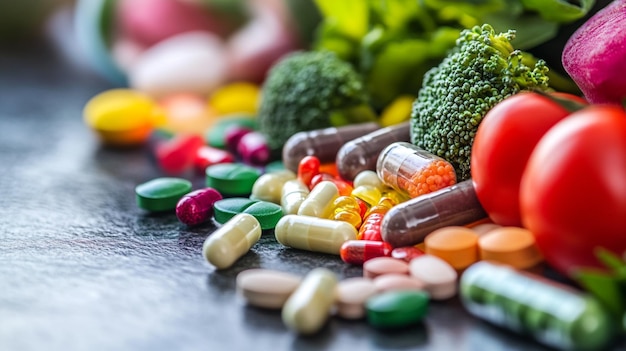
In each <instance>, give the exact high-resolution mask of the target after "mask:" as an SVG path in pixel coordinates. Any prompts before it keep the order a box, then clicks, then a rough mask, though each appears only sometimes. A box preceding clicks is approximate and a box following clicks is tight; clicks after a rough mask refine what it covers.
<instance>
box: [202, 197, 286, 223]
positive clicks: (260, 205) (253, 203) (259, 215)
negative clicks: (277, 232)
mask: <svg viewBox="0 0 626 351" xmlns="http://www.w3.org/2000/svg"><path fill="white" fill-rule="evenodd" d="M239 213H247V214H249V215H252V216H253V217H254V218H256V219H257V220H258V221H259V223H260V224H261V229H263V230H266V229H272V228H274V227H275V226H276V223H278V221H279V220H280V219H281V217H282V216H283V209H282V207H280V206H279V205H277V204H274V203H271V202H268V201H259V200H252V199H249V198H243V197H231V198H227V199H222V200H219V201H217V202H215V204H214V205H213V217H214V218H215V221H216V222H218V223H220V224H224V223H226V222H228V221H229V220H230V219H231V218H233V217H235V216H236V215H237V214H239Z"/></svg>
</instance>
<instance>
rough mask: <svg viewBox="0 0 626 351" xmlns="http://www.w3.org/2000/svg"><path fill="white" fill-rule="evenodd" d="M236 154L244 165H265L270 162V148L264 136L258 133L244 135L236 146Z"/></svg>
mask: <svg viewBox="0 0 626 351" xmlns="http://www.w3.org/2000/svg"><path fill="white" fill-rule="evenodd" d="M237 153H238V154H239V156H241V158H242V159H243V161H244V162H245V163H248V164H252V165H265V164H267V163H268V162H269V160H270V148H269V147H268V146H267V140H266V139H265V136H264V135H263V134H261V133H259V132H251V133H248V134H246V135H244V136H243V137H242V138H241V140H239V144H238V145H237Z"/></svg>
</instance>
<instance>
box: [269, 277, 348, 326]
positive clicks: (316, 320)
mask: <svg viewBox="0 0 626 351" xmlns="http://www.w3.org/2000/svg"><path fill="white" fill-rule="evenodd" d="M336 287H337V277H336V275H335V273H333V272H332V271H330V270H328V269H326V268H315V269H313V270H311V271H310V272H309V273H308V274H307V275H306V276H305V277H304V280H303V281H302V283H300V285H299V286H298V287H297V288H296V291H294V292H293V294H291V296H289V298H288V299H287V302H285V305H284V306H283V309H282V312H281V317H282V320H283V323H285V325H286V326H287V327H288V328H290V329H292V330H294V331H296V332H298V333H300V334H313V333H316V332H317V331H319V330H320V329H321V328H322V327H323V326H324V324H325V323H326V321H327V320H328V317H329V316H330V313H331V309H332V307H333V305H334V302H335V289H336Z"/></svg>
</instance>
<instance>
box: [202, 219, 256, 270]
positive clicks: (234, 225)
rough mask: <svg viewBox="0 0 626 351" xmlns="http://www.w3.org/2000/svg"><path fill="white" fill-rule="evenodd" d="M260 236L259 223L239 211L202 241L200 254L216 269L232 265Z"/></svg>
mask: <svg viewBox="0 0 626 351" xmlns="http://www.w3.org/2000/svg"><path fill="white" fill-rule="evenodd" d="M260 238H261V224H260V223H259V221H258V220H257V219H256V218H254V217H253V216H252V215H249V214H247V213H240V214H238V215H236V216H235V217H233V218H231V219H230V220H229V221H228V222H226V223H224V225H222V226H221V227H219V228H218V229H217V230H216V231H215V232H213V234H211V235H209V237H208V238H207V239H206V240H205V241H204V245H202V254H203V255H204V258H206V260H207V261H208V262H209V263H210V264H212V265H214V266H215V267H216V268H217V269H224V268H228V267H230V266H232V264H233V263H235V261H237V260H238V259H239V258H240V257H241V256H243V255H245V254H246V253H247V252H248V251H249V250H250V248H251V247H252V246H253V245H254V244H255V243H256V242H257V241H259V239H260Z"/></svg>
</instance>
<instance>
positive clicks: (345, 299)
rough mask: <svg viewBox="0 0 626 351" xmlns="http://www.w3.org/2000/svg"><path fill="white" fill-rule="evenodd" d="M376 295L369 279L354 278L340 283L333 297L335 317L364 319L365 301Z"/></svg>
mask: <svg viewBox="0 0 626 351" xmlns="http://www.w3.org/2000/svg"><path fill="white" fill-rule="evenodd" d="M376 293H377V290H376V286H375V285H374V282H372V280H371V279H367V278H362V277H354V278H348V279H344V280H342V281H340V282H339V283H338V284H337V291H336V297H335V303H336V306H337V315H338V316H339V317H342V318H345V319H361V318H363V317H365V301H367V299H369V298H370V297H372V296H374V295H375V294H376Z"/></svg>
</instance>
